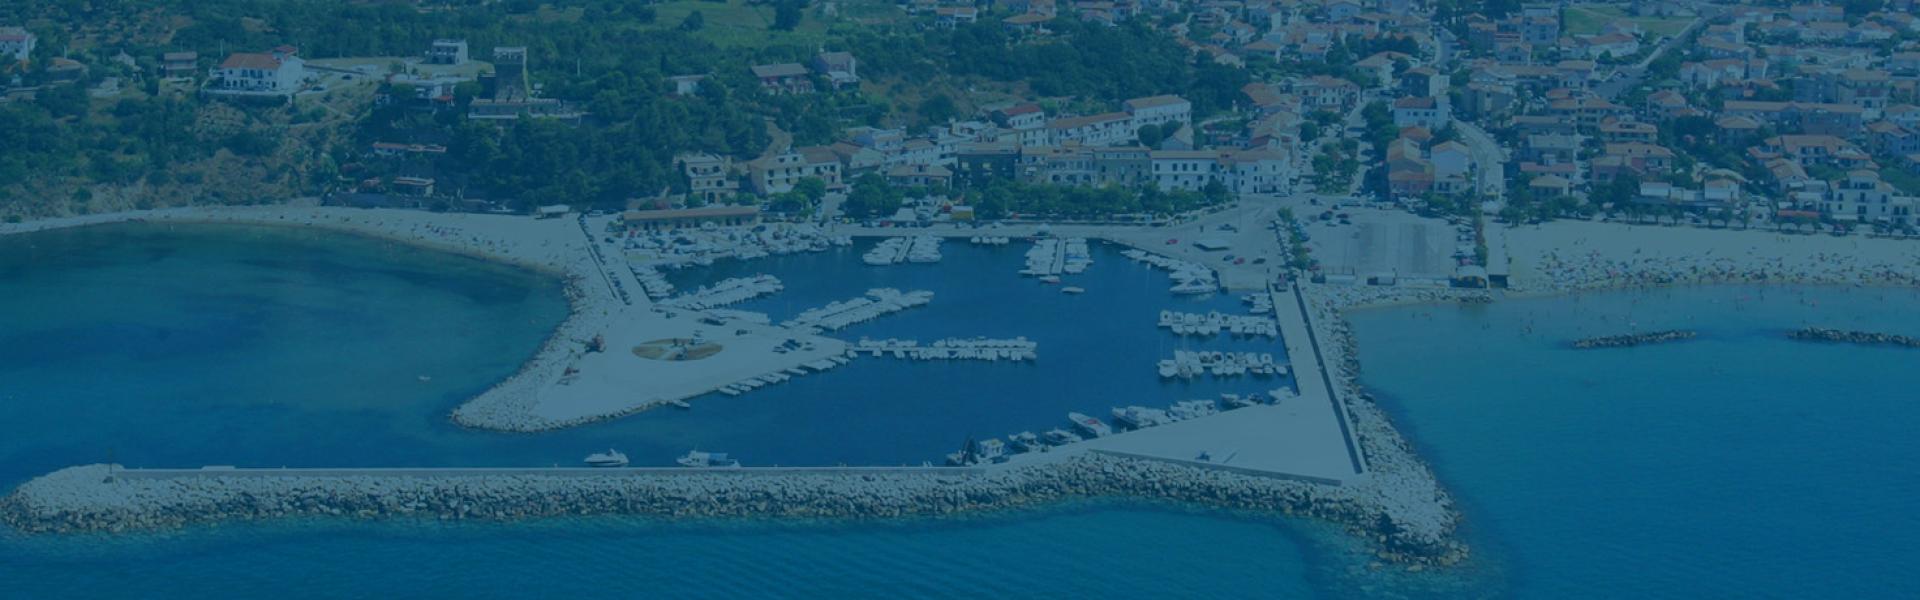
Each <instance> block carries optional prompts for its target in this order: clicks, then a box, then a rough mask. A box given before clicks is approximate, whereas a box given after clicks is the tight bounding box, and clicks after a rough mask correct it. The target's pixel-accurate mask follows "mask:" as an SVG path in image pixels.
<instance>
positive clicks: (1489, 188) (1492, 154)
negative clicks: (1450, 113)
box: [1453, 119, 1507, 199]
mask: <svg viewBox="0 0 1920 600" xmlns="http://www.w3.org/2000/svg"><path fill="white" fill-rule="evenodd" d="M1453 128H1454V130H1455V131H1459V132H1460V141H1461V143H1464V144H1466V145H1467V150H1469V151H1471V152H1472V153H1473V162H1474V166H1475V169H1476V172H1475V174H1476V177H1477V178H1478V179H1479V181H1478V182H1477V183H1478V185H1477V186H1476V187H1477V188H1478V189H1479V190H1480V195H1482V196H1487V197H1492V198H1500V199H1505V198H1506V197H1507V171H1506V163H1507V152H1506V150H1505V149H1502V148H1501V147H1500V143H1499V142H1498V141H1496V140H1494V139H1493V136H1492V135H1488V134H1487V132H1486V130H1483V129H1481V128H1480V127H1479V126H1477V125H1474V124H1472V123H1468V122H1466V121H1461V120H1458V119H1455V120H1454V122H1453Z"/></svg>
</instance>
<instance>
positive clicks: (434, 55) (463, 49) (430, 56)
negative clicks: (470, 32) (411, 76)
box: [427, 40, 467, 65]
mask: <svg viewBox="0 0 1920 600" xmlns="http://www.w3.org/2000/svg"><path fill="white" fill-rule="evenodd" d="M427 64H430V65H464V64H467V41H466V40H434V41H433V45H432V46H428V47H427Z"/></svg>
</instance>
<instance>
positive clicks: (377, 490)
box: [0, 453, 1464, 564]
mask: <svg viewBox="0 0 1920 600" xmlns="http://www.w3.org/2000/svg"><path fill="white" fill-rule="evenodd" d="M1069 497H1144V498H1159V499H1169V500H1176V501H1183V502H1192V503H1197V504H1202V505H1208V506H1218V507H1223V508H1234V509H1248V510H1262V511H1274V512H1280V513H1285V514H1293V515H1303V516H1312V517H1318V518H1324V519H1328V520H1332V521H1335V522H1339V523H1343V524H1346V525H1347V526H1349V527H1350V528H1352V529H1353V530H1354V531H1355V533H1357V534H1361V535H1363V536H1364V537H1366V538H1367V539H1370V540H1373V541H1375V542H1376V543H1378V544H1379V550H1378V552H1379V553H1380V555H1381V556H1382V557H1385V558H1388V559H1392V560H1397V561H1401V562H1406V563H1413V564H1439V563H1446V562H1451V561H1454V560H1457V559H1458V557H1459V556H1460V555H1461V554H1462V553H1463V552H1464V550H1463V549H1462V548H1461V547H1460V546H1459V545H1458V544H1456V543H1455V542H1453V541H1452V540H1451V530H1450V529H1451V528H1450V523H1446V522H1436V521H1433V520H1430V519H1424V518H1419V517H1417V516H1416V517H1414V518H1408V515H1409V514H1410V513H1405V512H1403V511H1401V510H1400V509H1401V508H1402V507H1399V506H1395V505H1392V504H1387V503H1383V502H1381V500H1380V498H1381V497H1380V496H1379V495H1378V494H1374V493H1370V492H1368V491H1366V490H1364V489H1355V488H1348V487H1343V486H1330V485H1325V484H1316V483H1309V482H1302V481H1295V480H1290V479H1281V478H1270V477H1260V476H1253V475H1246V474H1240V473H1233V472H1228V471H1222V470H1217V469H1206V468H1198V467H1189V466H1183V465H1176V464H1168V463H1163V462H1158V461H1144V460H1136V459H1128V458H1121V457H1114V456H1107V455H1101V454H1094V453H1088V454H1082V455H1076V456H1073V457H1068V458H1063V459H1061V460H1058V461H1053V462H1048V463H1043V464H1036V465H1027V466H1021V467H1017V468H984V469H958V468H950V469H943V468H898V469H891V468H866V469H860V468H853V469H737V470H685V471H666V472H661V471H653V470H605V471H586V472H582V471H581V470H570V469H560V470H550V471H545V472H543V470H541V469H528V470H518V471H514V470H498V471H494V470H488V471H478V472H474V471H462V470H445V471H432V470H409V471H401V470H394V471H387V472H382V471H368V472H354V471H299V470H292V471H220V470H208V471H167V472H142V471H121V472H119V473H117V474H116V473H114V471H113V468H111V467H109V466H107V465H89V466H81V467H73V468H68V469H64V470H61V471H57V472H54V473H51V474H48V475H46V476H42V477H40V478H38V479H35V480H33V481H30V482H28V483H26V484H24V485H22V486H20V488H19V489H18V490H16V491H15V492H14V493H13V494H12V495H10V496H7V497H6V498H4V499H0V519H4V521H5V522H6V523H8V524H9V525H11V526H13V527H14V528H16V529H19V530H22V531H27V532H43V533H60V532H119V531H137V530H151V529H163V528H173V527H179V526H184V525H189V524H194V523H205V522H217V521H247V520H263V519H276V518H285V517H329V516H331V517H347V518H365V519H385V518H436V519H449V520H456V519H471V520H514V519H527V518H538V517H556V516H575V515H600V514H621V515H649V516H661V517H702V518H705V517H749V516H750V517H789V518H793V517H798V518H846V519H877V518H890V517H900V516H913V515H943V514H953V513H961V512H969V511H980V510H992V509H1004V508H1014V507H1020V506H1026V505H1033V504H1036V503H1043V502H1049V501H1054V500H1060V499H1065V498H1069Z"/></svg>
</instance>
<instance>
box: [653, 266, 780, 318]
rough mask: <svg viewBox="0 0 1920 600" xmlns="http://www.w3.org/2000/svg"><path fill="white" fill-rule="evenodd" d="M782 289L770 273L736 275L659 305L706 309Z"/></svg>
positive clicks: (778, 281)
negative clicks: (746, 275) (747, 275)
mask: <svg viewBox="0 0 1920 600" xmlns="http://www.w3.org/2000/svg"><path fill="white" fill-rule="evenodd" d="M643 283H644V282H643ZM669 285H670V284H669ZM783 289H786V288H785V286H782V285H780V279H779V278H777V277H774V276H772V275H759V276H756V277H737V278H733V279H727V280H723V281H721V282H720V283H716V284H714V285H713V286H712V287H702V288H700V289H697V290H694V291H692V292H688V293H686V294H683V295H680V296H676V297H673V298H670V299H667V300H663V301H661V302H660V303H659V305H660V306H663V307H667V308H679V309H685V310H706V309H709V308H718V307H722V306H730V305H734V304H739V303H741V302H746V301H748V300H752V299H754V298H759V297H761V296H766V295H770V294H777V293H779V292H780V290H783ZM649 293H651V292H649Z"/></svg>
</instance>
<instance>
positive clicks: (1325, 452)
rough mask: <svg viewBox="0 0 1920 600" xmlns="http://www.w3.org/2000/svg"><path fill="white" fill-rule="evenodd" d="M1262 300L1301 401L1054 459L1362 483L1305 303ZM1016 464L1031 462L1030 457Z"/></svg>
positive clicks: (1281, 296)
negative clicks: (1105, 457) (1109, 458)
mask: <svg viewBox="0 0 1920 600" xmlns="http://www.w3.org/2000/svg"><path fill="white" fill-rule="evenodd" d="M1267 293H1270V294H1272V295H1273V301H1274V316H1275V318H1276V319H1277V320H1278V321H1279V324H1280V336H1281V339H1282V340H1283V341H1284V342H1285V343H1286V348H1287V356H1288V357H1290V359H1291V360H1292V363H1293V376H1294V379H1295V380H1296V381H1297V382H1298V385H1299V388H1300V389H1299V396H1298V397H1295V398H1288V399H1285V400H1283V401H1281V402H1280V403H1279V404H1275V405H1261V406H1250V407H1247V408H1242V409H1238V410H1230V411H1225V412H1221V413H1219V414H1215V415H1211V416H1207V417H1203V418H1199V419H1192V420H1188V421H1180V422H1177V423H1170V424H1166V425H1161V426H1157V427H1149V428H1146V429H1141V430H1137V431H1129V432H1125V433H1120V434H1116V435H1111V436H1106V437H1101V438H1095V439H1092V440H1087V441H1085V442H1081V443H1077V444H1072V445H1070V446H1066V447H1064V448H1059V449H1056V450H1055V452H1062V451H1067V452H1075V451H1092V452H1098V453H1102V454H1109V455H1115V456H1125V457H1129V458H1137V459H1146V460H1154V461H1160V462H1167V463H1173V464H1180V465H1184V466H1192V467H1202V468H1212V469H1221V470H1226V471H1231V472H1235V473H1243V474H1249V475H1259V476H1265V477H1278V478H1286V479H1296V480H1301V481H1311V482H1315V483H1322V484H1335V485H1340V484H1345V483H1348V482H1351V481H1353V480H1355V479H1357V478H1360V477H1362V476H1364V475H1365V474H1366V472H1367V466H1366V460H1365V458H1364V457H1363V456H1362V454H1361V452H1360V449H1359V444H1358V442H1357V441H1356V440H1355V439H1354V434H1353V431H1352V428H1351V427H1349V426H1348V418H1349V417H1348V415H1347V413H1346V410H1345V408H1344V407H1343V406H1342V405H1341V399H1340V398H1338V397H1336V396H1335V393H1336V392H1335V390H1336V389H1338V388H1337V387H1336V386H1334V385H1333V381H1332V379H1331V378H1330V377H1329V376H1328V374H1327V366H1326V361H1325V359H1324V358H1323V357H1322V356H1321V351H1320V347H1319V343H1318V342H1317V341H1316V338H1315V336H1314V334H1313V333H1312V332H1311V328H1310V327H1309V324H1308V315H1307V311H1306V310H1305V305H1304V302H1305V300H1304V298H1302V297H1301V296H1299V295H1298V294H1297V293H1295V292H1294V291H1292V290H1281V289H1270V290H1269V291H1268V292H1267ZM1203 457H1204V458H1203ZM1015 459H1016V461H1020V460H1036V458H1031V455H1020V456H1017V457H1015Z"/></svg>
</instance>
